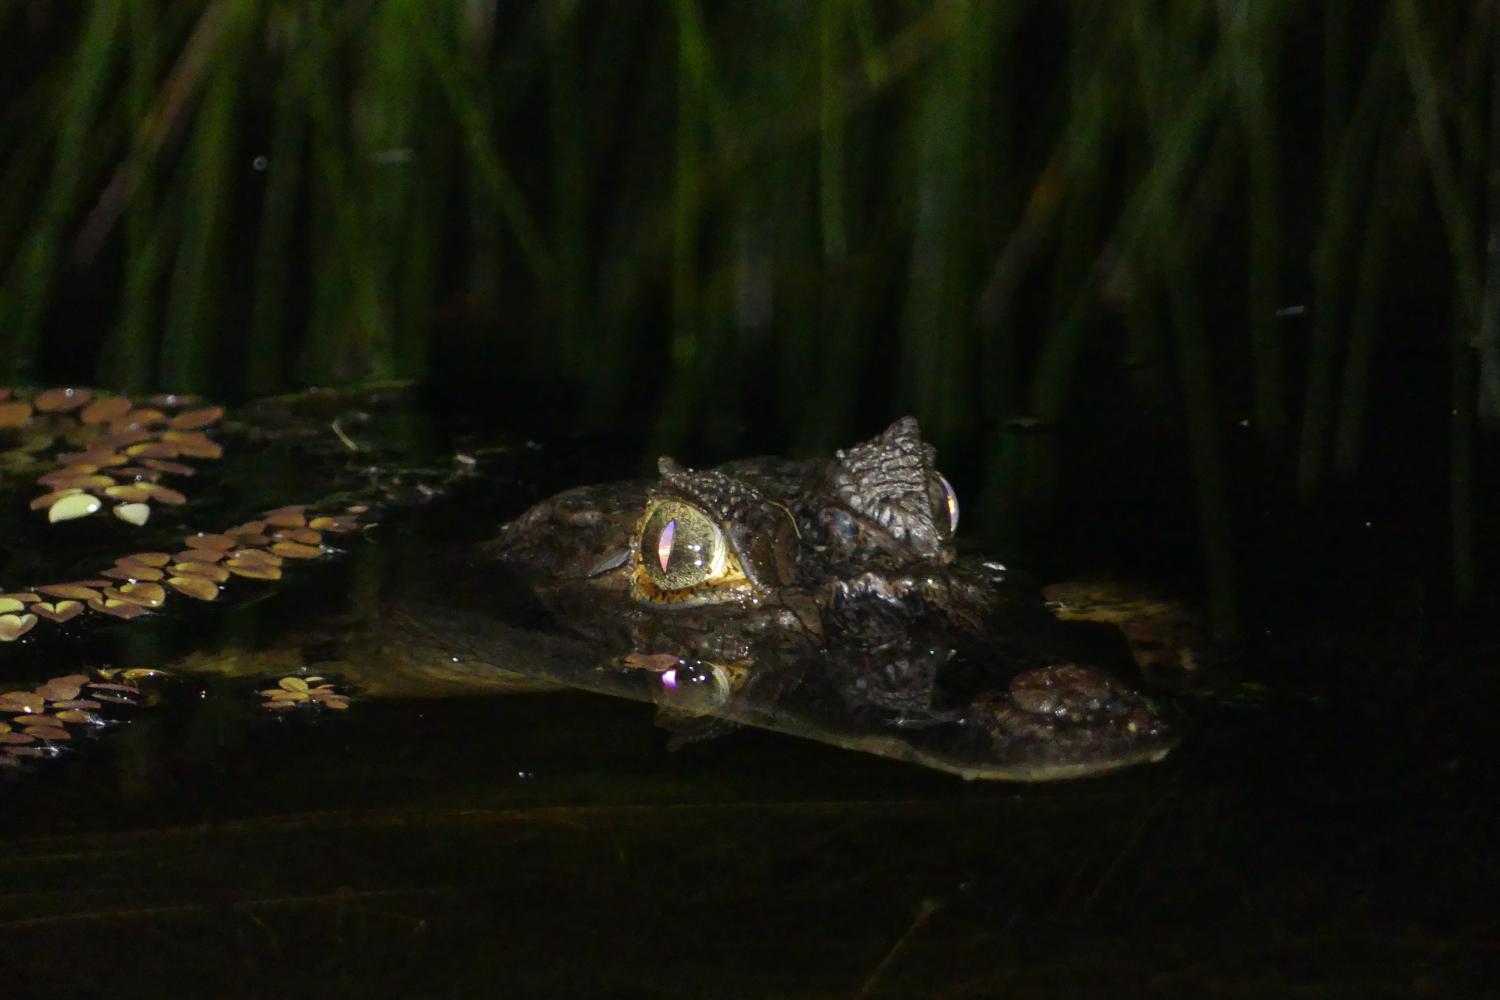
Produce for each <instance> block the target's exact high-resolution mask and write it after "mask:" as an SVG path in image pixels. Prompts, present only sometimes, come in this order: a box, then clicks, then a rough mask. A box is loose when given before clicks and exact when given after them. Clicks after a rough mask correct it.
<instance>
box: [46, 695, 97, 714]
mask: <svg viewBox="0 0 1500 1000" xmlns="http://www.w3.org/2000/svg"><path fill="white" fill-rule="evenodd" d="M52 707H53V708H57V709H65V710H69V711H71V710H73V709H90V708H98V707H99V703H98V702H97V701H94V700H92V699H90V698H74V699H73V700H72V701H58V702H53V704H52ZM59 714H60V713H59Z"/></svg>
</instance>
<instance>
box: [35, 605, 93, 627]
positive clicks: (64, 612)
mask: <svg viewBox="0 0 1500 1000" xmlns="http://www.w3.org/2000/svg"><path fill="white" fill-rule="evenodd" d="M31 611H32V613H33V614H35V615H36V616H37V617H38V618H45V619H47V620H48V621H54V622H65V621H68V620H70V619H73V618H77V617H78V616H79V615H81V614H83V605H82V604H79V603H78V602H77V601H58V602H56V603H54V604H49V603H47V602H46V601H37V602H36V603H35V604H32V605H31Z"/></svg>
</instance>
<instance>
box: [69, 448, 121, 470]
mask: <svg viewBox="0 0 1500 1000" xmlns="http://www.w3.org/2000/svg"><path fill="white" fill-rule="evenodd" d="M57 461H58V464H60V465H67V466H79V467H83V466H88V467H89V471H90V472H97V471H99V470H100V469H107V468H109V467H111V466H115V465H125V464H126V463H127V462H128V461H129V459H127V458H126V457H125V456H124V455H121V454H120V453H119V452H116V451H103V450H95V451H70V452H65V453H64V454H61V455H58V456H57Z"/></svg>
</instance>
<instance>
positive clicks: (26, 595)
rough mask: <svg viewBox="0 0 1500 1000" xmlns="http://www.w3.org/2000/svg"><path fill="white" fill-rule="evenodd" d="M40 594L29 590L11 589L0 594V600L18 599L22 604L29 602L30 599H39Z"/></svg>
mask: <svg viewBox="0 0 1500 1000" xmlns="http://www.w3.org/2000/svg"><path fill="white" fill-rule="evenodd" d="M41 599H42V597H41V595H40V594H34V593H32V592H31V591H29V590H13V591H10V592H9V593H5V594H0V600H7V601H20V602H21V603H22V604H30V603H31V602H32V601H40V600H41Z"/></svg>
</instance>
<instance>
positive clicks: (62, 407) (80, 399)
mask: <svg viewBox="0 0 1500 1000" xmlns="http://www.w3.org/2000/svg"><path fill="white" fill-rule="evenodd" d="M93 398H94V394H93V393H92V392H91V391H89V390H88V389H44V390H42V391H41V392H39V393H37V394H36V398H35V399H33V400H32V404H33V405H34V406H36V408H37V411H38V412H39V413H67V412H69V411H71V410H76V409H78V408H79V407H80V406H84V405H86V404H87V403H88V401H89V400H91V399H93Z"/></svg>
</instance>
